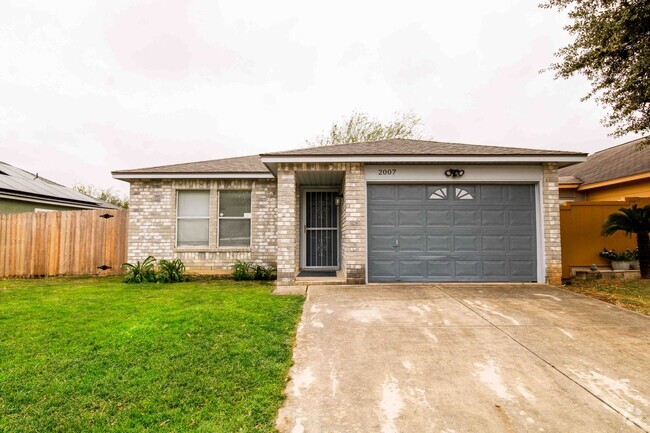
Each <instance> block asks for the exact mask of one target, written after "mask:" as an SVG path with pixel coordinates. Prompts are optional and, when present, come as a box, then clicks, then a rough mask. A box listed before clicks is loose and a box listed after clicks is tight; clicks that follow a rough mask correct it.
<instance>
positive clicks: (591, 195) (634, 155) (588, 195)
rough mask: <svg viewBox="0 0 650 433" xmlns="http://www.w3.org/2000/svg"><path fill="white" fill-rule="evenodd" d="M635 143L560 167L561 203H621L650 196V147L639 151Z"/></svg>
mask: <svg viewBox="0 0 650 433" xmlns="http://www.w3.org/2000/svg"><path fill="white" fill-rule="evenodd" d="M641 140H643V139H638V140H633V141H630V142H628V143H624V144H621V145H618V146H614V147H610V148H609V149H605V150H601V151H600V152H596V153H594V154H592V155H589V156H588V157H587V160H586V161H584V162H581V163H579V164H575V165H571V166H568V167H563V168H560V172H559V176H560V177H559V182H560V202H562V203H564V202H567V201H608V200H612V201H621V200H625V198H626V197H650V147H646V148H645V149H643V150H637V145H638V144H639V142H640V141H641Z"/></svg>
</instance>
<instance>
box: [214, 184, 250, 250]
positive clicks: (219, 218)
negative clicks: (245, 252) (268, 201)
mask: <svg viewBox="0 0 650 433" xmlns="http://www.w3.org/2000/svg"><path fill="white" fill-rule="evenodd" d="M222 192H249V193H250V195H251V199H250V207H249V208H248V209H249V211H248V214H249V215H250V216H249V217H246V216H243V217H222V216H221V193H222ZM217 201H218V203H217V248H234V249H236V248H250V247H251V245H252V243H253V190H251V189H221V190H219V198H218V200H217ZM244 214H246V212H244ZM246 219H247V220H248V227H249V230H248V245H224V246H221V220H246Z"/></svg>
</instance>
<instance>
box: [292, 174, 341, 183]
mask: <svg viewBox="0 0 650 433" xmlns="http://www.w3.org/2000/svg"><path fill="white" fill-rule="evenodd" d="M344 178H345V172H344V171H296V183H297V184H298V185H303V186H339V185H341V184H342V183H343V179H344Z"/></svg>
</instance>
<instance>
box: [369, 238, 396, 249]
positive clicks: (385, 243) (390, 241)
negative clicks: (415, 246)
mask: <svg viewBox="0 0 650 433" xmlns="http://www.w3.org/2000/svg"><path fill="white" fill-rule="evenodd" d="M396 240H397V235H396V234H394V233H372V234H371V235H370V237H369V238H368V243H369V245H370V248H369V249H370V251H373V252H375V253H394V252H395V241H396Z"/></svg>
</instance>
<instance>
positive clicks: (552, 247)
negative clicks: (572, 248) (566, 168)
mask: <svg viewBox="0 0 650 433" xmlns="http://www.w3.org/2000/svg"><path fill="white" fill-rule="evenodd" d="M543 177H544V179H543V181H542V188H541V189H542V196H543V199H544V200H543V202H544V209H543V218H544V255H545V256H546V282H547V283H548V284H553V285H555V286H559V285H561V284H562V244H561V242H560V195H559V188H558V174H557V164H556V163H545V164H544V168H543Z"/></svg>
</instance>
